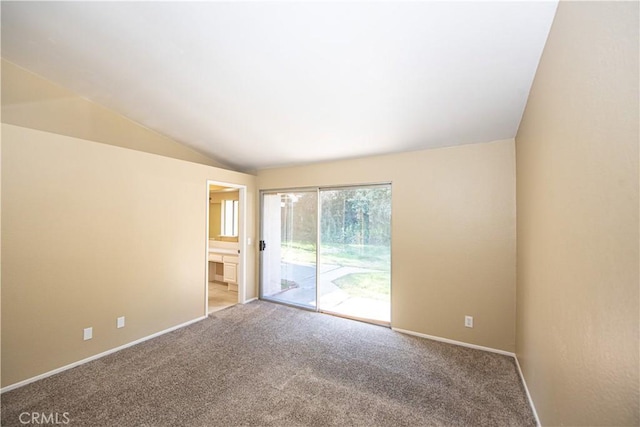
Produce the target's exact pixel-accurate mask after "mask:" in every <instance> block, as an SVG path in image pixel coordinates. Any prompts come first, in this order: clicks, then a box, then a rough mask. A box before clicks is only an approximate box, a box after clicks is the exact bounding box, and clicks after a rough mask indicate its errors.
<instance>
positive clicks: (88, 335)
mask: <svg viewBox="0 0 640 427" xmlns="http://www.w3.org/2000/svg"><path fill="white" fill-rule="evenodd" d="M83 338H84V340H85V341H86V340H90V339H91V338H93V328H84V332H83Z"/></svg>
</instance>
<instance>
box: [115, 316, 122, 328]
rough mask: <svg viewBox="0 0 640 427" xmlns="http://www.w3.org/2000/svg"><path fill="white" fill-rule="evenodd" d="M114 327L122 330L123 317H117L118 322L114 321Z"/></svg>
mask: <svg viewBox="0 0 640 427" xmlns="http://www.w3.org/2000/svg"><path fill="white" fill-rule="evenodd" d="M116 327H117V328H124V316H122V317H118V320H117V321H116Z"/></svg>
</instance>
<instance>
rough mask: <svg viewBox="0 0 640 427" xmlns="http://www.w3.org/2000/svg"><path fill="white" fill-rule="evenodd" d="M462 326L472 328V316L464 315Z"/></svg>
mask: <svg viewBox="0 0 640 427" xmlns="http://www.w3.org/2000/svg"><path fill="white" fill-rule="evenodd" d="M464 326H466V327H467V328H473V316H464Z"/></svg>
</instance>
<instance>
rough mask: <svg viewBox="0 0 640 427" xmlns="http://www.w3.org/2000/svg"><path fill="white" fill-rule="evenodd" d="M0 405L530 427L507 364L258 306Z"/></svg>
mask: <svg viewBox="0 0 640 427" xmlns="http://www.w3.org/2000/svg"><path fill="white" fill-rule="evenodd" d="M1 399H2V425H3V426H21V425H23V424H21V423H20V420H19V416H20V414H21V413H22V412H38V413H47V414H48V413H56V412H57V413H60V414H62V413H64V412H67V413H68V417H69V419H70V423H69V424H68V425H76V426H119V427H125V426H183V425H184V426H186V425H190V426H241V425H242V426H278V427H286V426H308V425H311V426H331V425H334V426H350V425H353V426H394V427H395V426H439V425H446V426H463V425H464V426H474V425H477V426H481V425H485V426H505V425H510V426H532V425H535V420H534V418H533V414H532V412H531V409H530V408H529V406H528V404H527V400H526V397H525V393H524V389H523V387H522V385H521V383H520V380H519V377H518V374H517V368H516V366H515V364H514V360H513V359H512V358H510V357H507V356H501V355H497V354H492V353H486V352H483V351H479V350H473V349H469V348H464V347H459V346H454V345H450V344H444V343H439V342H435V341H430V340H426V339H421V338H416V337H411V336H407V335H403V334H400V333H397V332H393V331H391V330H390V329H387V328H383V327H380V326H374V325H369V324H365V323H360V322H356V321H351V320H346V319H341V318H338V317H332V316H328V315H323V314H318V313H312V312H308V311H303V310H299V309H295V308H290V307H286V306H282V305H277V304H272V303H267V302H262V301H256V302H252V303H250V304H246V305H236V306H233V307H230V308H227V309H225V310H222V311H219V312H216V313H214V314H212V315H211V316H210V317H209V318H208V319H206V320H203V321H201V322H198V323H195V324H193V325H190V326H188V327H185V328H182V329H180V330H177V331H174V332H171V333H168V334H165V335H163V336H161V337H158V338H155V339H153V340H149V341H146V342H144V343H141V344H139V345H136V346H134V347H130V348H128V349H125V350H122V351H120V352H117V353H114V354H112V355H109V356H106V357H104V358H102V359H99V360H96V361H93V362H90V363H87V364H85V365H82V366H80V367H77V368H74V369H71V370H69V371H66V372H63V373H61V374H58V375H55V376H53V377H49V378H47V379H44V380H41V381H39V382H36V383H33V384H30V385H27V386H25V387H22V388H19V389H16V390H14V391H11V392H8V393H4V394H3V395H2V396H1ZM60 416H62V415H60ZM60 420H63V419H62V418H61V419H60Z"/></svg>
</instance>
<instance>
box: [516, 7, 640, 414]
mask: <svg viewBox="0 0 640 427" xmlns="http://www.w3.org/2000/svg"><path fill="white" fill-rule="evenodd" d="M638 12H639V11H638V3H637V2H605V3H590V2H575V3H574V2H560V5H559V7H558V11H557V15H556V18H555V21H554V24H553V27H552V29H551V33H550V35H549V39H548V42H547V45H546V48H545V50H544V54H543V56H542V59H541V62H540V66H539V69H538V73H537V75H536V78H535V82H534V84H533V88H532V90H531V95H530V97H529V101H528V104H527V107H526V110H525V113H524V117H523V120H522V124H521V126H520V129H519V131H518V135H517V137H516V152H517V183H518V185H517V195H518V197H517V207H518V286H517V301H518V302H517V334H516V335H517V355H518V359H519V361H520V363H521V365H522V369H523V372H524V376H525V378H526V382H527V385H528V387H529V390H530V392H531V395H532V397H533V401H534V403H535V406H536V408H537V411H538V414H539V416H540V418H541V421H542V424H543V425H638V424H640V419H639V415H638V387H639V382H638V381H639V378H638V366H639V361H638V353H639V347H638V323H639V312H638V298H639V294H638V286H639V277H638V255H639V254H638V242H639V237H638V203H639V200H638V140H639V134H638V126H639V123H638V117H639V114H640V112H639V110H638V78H639V76H638V46H639V40H638V31H639V30H638V28H639V22H638Z"/></svg>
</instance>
